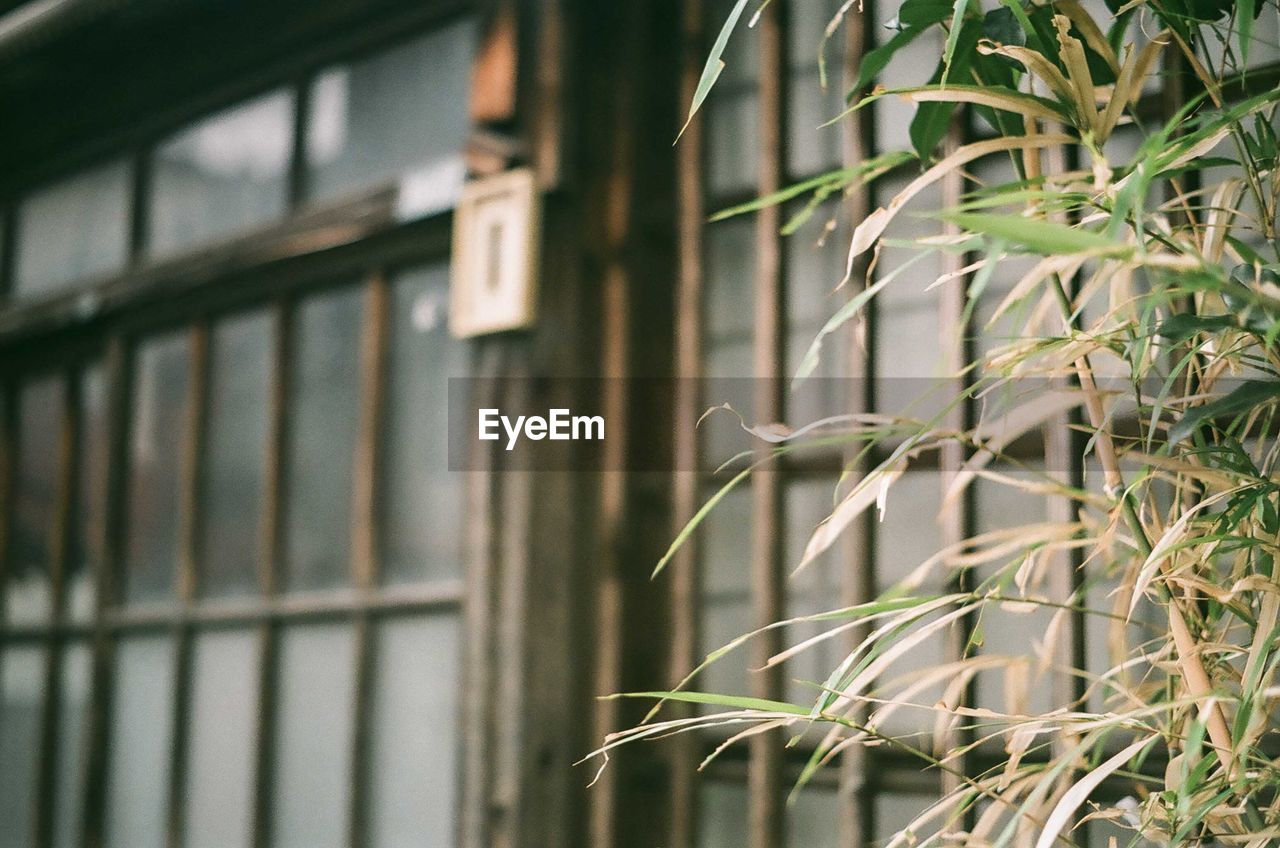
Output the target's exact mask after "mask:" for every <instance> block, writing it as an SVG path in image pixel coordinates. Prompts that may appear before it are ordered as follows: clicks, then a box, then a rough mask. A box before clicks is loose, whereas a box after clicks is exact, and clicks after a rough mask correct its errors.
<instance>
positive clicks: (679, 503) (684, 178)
mask: <svg viewBox="0 0 1280 848" xmlns="http://www.w3.org/2000/svg"><path fill="white" fill-rule="evenodd" d="M703 18H704V10H703V3H702V0H687V2H685V4H684V15H683V18H682V21H681V33H680V35H681V52H682V55H681V76H680V103H681V104H684V103H691V102H693V97H694V92H695V91H696V89H697V85H698V79H699V77H700V76H701V74H702V64H703V62H704V61H705V51H704V46H705V45H704V42H705V38H704V32H703V27H704V23H703ZM703 136H704V133H703V125H702V121H701V120H700V119H699V120H695V121H694V122H693V123H691V124H690V125H689V127H688V128H687V129H686V130H685V133H684V137H683V138H682V139H681V140H680V142H679V143H678V144H677V145H676V199H677V204H678V207H677V220H676V228H677V233H676V240H677V257H676V261H677V278H676V309H675V320H676V326H675V345H676V351H675V377H676V379H675V390H676V397H675V402H674V403H675V449H674V453H675V473H674V475H673V481H672V512H673V518H674V520H673V522H672V528H671V532H672V538H674V537H675V534H677V533H679V532H680V529H681V528H682V527H684V526H685V525H686V524H687V523H688V522H689V521H690V520H691V519H692V518H693V516H694V515H695V514H696V513H697V510H698V504H699V503H700V502H701V498H702V485H701V484H702V473H701V469H700V459H699V457H700V445H701V439H700V438H699V432H698V426H697V425H698V418H699V416H700V415H701V414H702V405H703V403H704V400H705V399H704V398H703V396H702V381H701V378H702V375H703V357H704V340H703V319H704V314H703V313H704V309H703V297H704V295H703V263H704V255H703V227H704V226H706V204H705V203H704V201H703V190H702V187H703V182H704V174H703V167H702V161H703V153H704V150H703V147H704V140H703ZM700 548H701V545H700V544H699V539H698V537H694V538H692V539H689V540H688V541H687V542H686V543H685V544H684V546H683V547H682V548H681V549H680V550H679V551H678V552H677V554H676V556H675V558H674V559H673V561H672V563H671V566H670V568H669V569H668V574H669V577H668V579H669V580H670V581H671V610H672V613H671V654H670V657H671V658H670V663H669V670H668V679H669V682H670V683H671V685H675V684H676V683H678V682H679V681H680V680H681V679H682V678H683V677H684V676H685V675H686V674H688V673H689V671H690V670H691V669H692V668H694V667H695V666H696V665H697V663H698V659H699V652H700V648H701V644H702V632H701V626H700V624H701V618H702V615H701V614H702V606H701V604H702V582H703V581H702V559H701V551H700ZM675 706H676V709H675V710H674V711H673V713H672V716H673V717H677V718H678V717H688V716H691V715H692V714H693V709H692V708H691V707H690V706H689V705H675ZM699 747H700V746H699V740H698V739H697V737H696V736H695V735H694V734H689V733H683V734H680V735H678V736H676V737H675V738H673V739H672V740H671V741H670V756H671V790H670V798H671V833H670V843H669V844H670V846H671V848H695V845H696V844H697V834H698V803H697V799H698V785H699V784H698V782H697V781H698V761H699V759H700V757H699V751H698V749H699Z"/></svg>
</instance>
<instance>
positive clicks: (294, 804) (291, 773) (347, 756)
mask: <svg viewBox="0 0 1280 848" xmlns="http://www.w3.org/2000/svg"><path fill="white" fill-rule="evenodd" d="M280 647H281V650H280V659H279V662H280V691H279V693H278V697H279V704H278V706H277V709H278V712H277V715H276V728H277V730H276V734H277V735H276V751H275V757H276V772H275V789H274V792H275V795H274V799H273V800H274V805H273V807H272V834H273V838H272V844H273V845H275V846H277V848H294V846H296V848H326V846H340V845H345V844H346V841H347V840H346V837H347V807H348V794H349V793H348V790H349V788H350V781H351V732H352V714H351V710H352V704H353V702H354V698H355V642H354V640H353V639H352V635H351V629H350V628H349V627H347V626H345V625H331V626H322V627H299V628H294V629H291V630H287V631H285V634H284V637H283V639H282V640H281V646H280Z"/></svg>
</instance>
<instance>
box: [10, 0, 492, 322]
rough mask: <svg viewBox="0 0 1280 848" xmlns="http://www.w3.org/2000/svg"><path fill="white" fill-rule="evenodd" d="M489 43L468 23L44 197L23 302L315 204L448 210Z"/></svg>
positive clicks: (150, 147)
mask: <svg viewBox="0 0 1280 848" xmlns="http://www.w3.org/2000/svg"><path fill="white" fill-rule="evenodd" d="M477 38H478V30H477V25H476V21H475V20H474V18H472V17H464V18H461V19H459V20H457V21H455V22H453V23H450V24H447V25H444V26H440V27H437V28H435V29H433V30H431V31H430V32H427V33H426V34H423V35H418V36H416V37H413V38H410V39H408V40H400V41H398V42H395V43H392V44H390V45H388V46H385V47H380V48H379V49H377V50H375V51H373V52H372V53H371V54H366V55H364V56H361V57H359V58H356V59H355V60H353V61H347V62H344V63H342V64H337V65H333V64H327V65H325V66H323V67H321V68H318V69H316V70H315V71H314V72H313V73H310V74H308V75H307V76H306V82H304V83H298V84H293V85H290V86H288V87H284V88H278V89H276V90H273V91H268V92H266V93H263V94H259V95H257V96H254V97H251V98H249V99H247V100H245V101H242V102H240V103H236V104H233V105H231V106H229V107H227V108H225V109H222V110H221V111H218V112H216V113H214V114H212V115H207V116H204V117H201V118H199V119H197V120H196V121H195V122H193V123H190V124H187V125H185V126H179V127H174V128H171V129H170V130H167V131H165V133H164V134H162V135H161V136H159V137H157V138H152V139H149V140H148V142H147V143H146V144H145V145H144V150H143V153H142V155H141V156H140V157H138V158H137V161H140V162H141V163H142V164H141V165H140V166H139V167H137V168H135V167H134V166H133V164H132V161H128V162H127V161H123V160H121V161H113V162H109V163H107V164H105V165H100V166H97V167H93V168H90V169H87V170H84V171H80V172H78V173H74V174H72V175H71V176H68V177H66V178H64V179H62V180H60V181H58V182H55V183H53V184H50V185H47V186H40V187H37V188H36V189H35V190H33V191H31V192H30V193H28V194H27V195H25V196H24V197H21V198H20V199H19V200H18V202H17V203H16V208H15V211H14V213H13V214H14V220H15V222H16V223H14V228H15V235H14V256H13V257H12V262H13V266H14V267H13V274H12V276H13V285H12V293H13V296H14V298H15V300H19V301H21V300H32V299H38V298H42V297H49V296H52V295H56V294H60V293H64V292H66V291H68V290H71V289H75V288H81V287H84V286H86V285H88V284H91V283H93V282H95V281H99V280H102V279H104V278H110V277H113V276H118V275H120V274H121V273H123V272H124V271H125V270H126V266H127V264H128V263H129V260H130V259H131V258H132V256H133V255H132V253H131V251H135V250H138V251H140V252H141V253H142V255H143V256H145V257H146V258H147V259H150V260H167V259H172V258H174V257H177V256H180V255H183V254H189V253H191V252H193V251H197V250H201V249H208V248H211V247H213V246H214V245H217V244H219V243H221V242H225V241H228V240H234V239H237V238H241V237H245V236H249V235H252V234H254V233H255V232H259V231H261V230H262V229H264V228H266V227H269V226H271V225H274V224H278V223H281V222H283V221H285V220H286V219H287V218H288V216H289V215H290V214H291V213H292V212H294V211H296V210H297V209H298V208H299V201H302V200H305V201H308V202H309V204H310V206H309V207H308V208H313V207H317V206H322V205H325V204H341V203H343V202H346V201H349V200H351V199H352V198H354V197H358V196H361V195H363V194H367V193H369V192H372V191H374V190H376V189H382V188H386V187H388V186H395V187H397V188H400V189H402V191H401V194H402V196H401V197H399V198H398V199H397V203H398V206H397V208H396V210H395V211H396V213H397V214H398V215H399V216H400V217H401V218H402V219H408V218H418V217H424V216H427V215H431V214H436V213H440V212H446V211H448V210H449V209H450V208H452V206H453V204H454V203H455V201H456V200H457V197H458V193H459V192H460V191H461V189H462V183H463V179H464V177H465V175H466V169H465V166H464V164H463V159H462V148H463V144H464V143H465V141H466V136H467V132H468V126H469V124H468V122H469V117H468V114H467V103H468V101H469V98H468V91H469V85H470V79H471V57H472V55H473V54H474V52H475V50H476V41H477ZM300 120H302V121H305V125H304V126H303V127H302V128H301V133H299V131H298V124H299V121H300ZM135 197H138V198H139V200H140V203H141V205H142V207H143V208H141V209H137V210H135V209H133V199H134V198H135ZM135 224H136V225H139V226H140V227H141V231H140V232H134V231H133V227H134V226H135Z"/></svg>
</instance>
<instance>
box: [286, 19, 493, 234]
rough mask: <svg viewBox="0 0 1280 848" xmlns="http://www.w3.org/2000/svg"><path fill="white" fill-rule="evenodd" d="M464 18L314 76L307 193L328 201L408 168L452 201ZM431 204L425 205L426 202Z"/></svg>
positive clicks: (443, 202) (463, 84) (465, 57)
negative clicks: (316, 76) (363, 58)
mask: <svg viewBox="0 0 1280 848" xmlns="http://www.w3.org/2000/svg"><path fill="white" fill-rule="evenodd" d="M475 41H476V30H475V23H474V22H473V21H471V20H466V21H462V22H460V23H457V24H454V25H453V26H449V27H445V28H443V29H439V30H436V31H435V32H432V33H430V34H428V35H426V36H424V37H422V38H418V39H415V40H414V41H411V42H409V43H408V44H405V45H402V46H399V47H396V48H394V49H392V50H388V51H386V52H384V53H381V54H379V55H378V56H375V57H374V58H372V59H368V60H366V61H363V62H358V63H355V64H352V65H346V66H343V67H339V68H335V69H333V70H331V71H328V72H327V73H324V74H322V75H321V76H320V77H319V78H318V79H317V80H316V83H315V85H314V86H313V87H312V89H311V98H312V99H311V122H310V126H309V127H308V132H307V163H308V165H309V178H310V183H309V184H310V188H311V193H312V196H313V197H315V198H321V199H329V198H333V197H335V196H337V195H340V194H344V193H348V192H352V191H354V190H356V189H360V188H364V187H369V186H373V185H377V184H380V183H384V182H387V181H389V180H395V179H397V178H399V177H401V176H402V175H406V174H409V173H412V174H413V175H414V176H415V178H416V179H421V180H423V181H424V183H426V184H427V185H425V186H424V189H425V190H426V192H427V193H428V194H429V195H430V196H431V198H433V199H435V202H429V203H427V204H426V208H419V209H417V210H415V211H418V212H427V211H436V210H438V209H445V208H448V207H450V206H452V205H453V202H454V200H455V198H456V197H457V194H458V191H459V189H461V187H462V180H463V177H464V175H465V171H464V167H463V164H462V157H461V153H462V146H463V143H464V142H465V141H466V137H467V127H468V119H467V103H468V97H467V90H468V86H469V82H470V74H471V54H472V52H473V51H474V49H475ZM431 207H433V208H431Z"/></svg>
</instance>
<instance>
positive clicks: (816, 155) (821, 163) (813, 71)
mask: <svg viewBox="0 0 1280 848" xmlns="http://www.w3.org/2000/svg"><path fill="white" fill-rule="evenodd" d="M797 5H803V4H797ZM840 37H843V36H837V38H840ZM815 44H816V42H815ZM816 50H817V48H816V47H814V48H813V49H812V50H811V51H810V55H816ZM827 60H828V62H829V63H830V64H828V65H827V74H828V76H827V87H826V88H825V89H824V88H823V87H822V80H821V78H820V77H819V75H818V67H817V65H813V66H812V67H811V68H807V69H805V70H804V71H802V72H799V73H793V75H792V77H791V79H790V80H789V81H788V83H787V86H788V89H789V91H790V100H789V103H788V106H789V107H790V120H789V124H788V127H787V154H788V155H787V158H788V163H787V165H788V167H789V168H790V169H791V173H792V175H794V176H797V177H799V176H807V175H810V174H818V173H822V172H824V171H830V170H834V169H835V168H838V167H840V141H841V138H842V133H843V132H844V128H845V125H846V124H847V123H848V120H843V121H839V122H837V123H834V124H830V125H829V126H828V125H827V124H828V122H829V121H831V120H833V119H835V118H837V117H839V116H840V114H841V113H843V112H844V111H845V110H846V109H847V108H848V107H847V106H846V105H845V102H844V90H843V87H842V86H841V82H840V57H839V54H838V52H837V51H835V50H829V51H828V53H827Z"/></svg>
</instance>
